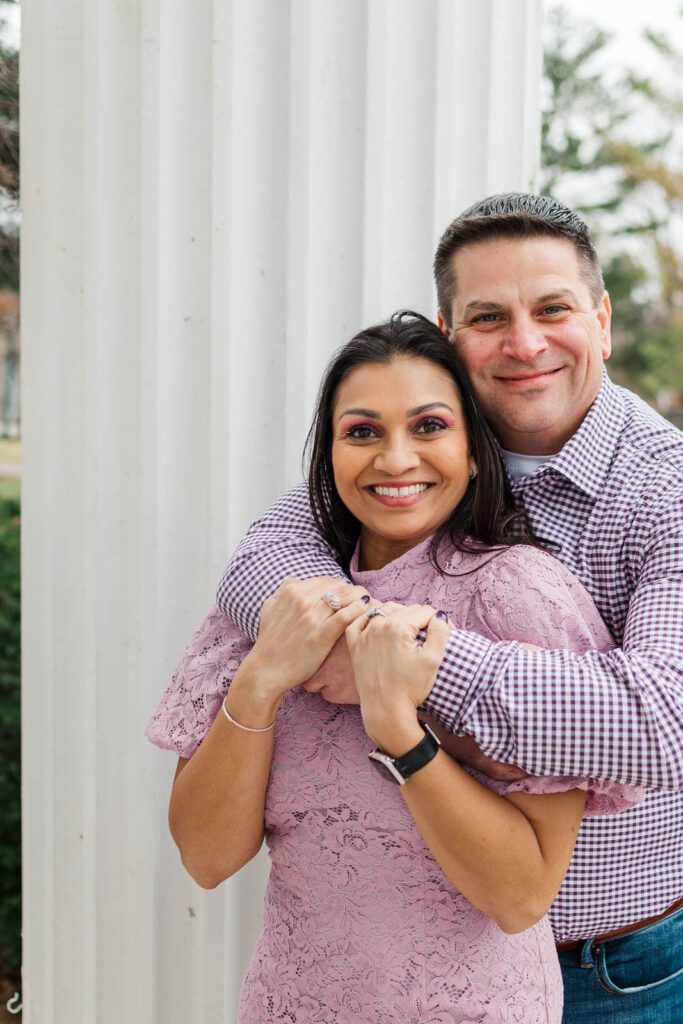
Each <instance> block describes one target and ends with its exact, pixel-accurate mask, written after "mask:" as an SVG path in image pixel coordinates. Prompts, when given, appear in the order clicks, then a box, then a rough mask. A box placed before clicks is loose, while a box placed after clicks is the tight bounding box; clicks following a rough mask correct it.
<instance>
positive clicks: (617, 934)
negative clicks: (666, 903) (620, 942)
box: [557, 897, 683, 953]
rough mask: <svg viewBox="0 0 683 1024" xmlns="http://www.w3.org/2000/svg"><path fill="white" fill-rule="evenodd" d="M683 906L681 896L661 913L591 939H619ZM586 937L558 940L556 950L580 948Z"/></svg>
mask: <svg viewBox="0 0 683 1024" xmlns="http://www.w3.org/2000/svg"><path fill="white" fill-rule="evenodd" d="M681 907H683V897H682V898H681V899H680V900H677V901H676V903H672V904H671V906H670V907H667V908H666V910H663V911H662V913H661V914H655V916H654V917H647V918H645V920H644V921H638V923H637V924H627V925H624V927H623V928H615V929H614V931H612V932H604V933H603V934H602V935H596V936H595V938H594V939H593V943H594V944H595V945H598V944H599V943H601V942H608V941H609V940H610V939H619V938H621V936H622V935H630V934H631V932H637V931H640V929H641V928H647V926H648V925H650V924H656V923H657V921H662V920H663V919H664V918H665V917H668V916H669V915H670V914H674V913H675V912H676V911H677V910H680V909H681ZM585 942H586V939H574V940H573V941H572V942H558V943H557V951H558V953H566V952H567V950H570V949H581V947H582V946H583V945H584V944H585Z"/></svg>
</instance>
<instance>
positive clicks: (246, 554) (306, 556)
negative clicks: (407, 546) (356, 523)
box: [216, 484, 350, 641]
mask: <svg viewBox="0 0 683 1024" xmlns="http://www.w3.org/2000/svg"><path fill="white" fill-rule="evenodd" d="M288 576H296V578H297V579H300V580H307V579H311V578H312V577H313V576H334V577H335V578H338V579H340V580H346V581H347V582H350V581H349V580H348V577H347V576H345V575H344V573H343V572H342V570H341V568H340V567H339V564H338V563H337V562H336V561H335V556H334V552H333V551H332V549H331V548H330V547H328V545H327V544H326V543H325V541H324V540H323V539H322V537H321V536H320V533H319V531H318V528H317V526H316V524H315V520H314V518H313V513H312V512H311V506H310V502H309V500H308V489H307V487H306V485H305V484H299V485H298V487H294V488H293V489H292V490H291V491H287V493H286V494H283V495H282V497H280V498H278V500H277V501H276V502H275V504H274V505H271V507H270V508H269V509H268V511H267V512H266V513H265V515H262V516H261V517H260V518H259V519H257V520H256V521H255V522H254V523H252V525H251V526H250V527H249V532H248V533H247V535H246V537H244V539H243V540H242V542H241V544H240V545H239V546H238V547H237V549H236V551H235V553H234V555H233V556H232V558H231V559H230V562H229V564H228V567H227V569H226V570H225V573H224V574H223V578H222V579H221V581H220V583H219V585H218V593H217V595H216V602H217V604H218V606H219V608H221V610H222V611H224V612H225V613H226V614H227V615H228V616H229V617H230V618H231V619H232V621H233V622H234V623H236V624H237V625H238V626H239V628H240V629H241V630H242V632H243V633H246V635H247V636H248V637H250V638H251V639H252V640H254V641H255V640H256V637H257V635H258V628H259V623H260V621H261V606H262V605H263V602H264V601H265V600H266V598H267V597H270V595H271V594H272V593H274V592H275V591H276V590H277V588H278V587H279V586H280V584H281V583H282V581H283V580H285V579H286V578H287V577H288Z"/></svg>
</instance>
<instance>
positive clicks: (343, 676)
mask: <svg viewBox="0 0 683 1024" xmlns="http://www.w3.org/2000/svg"><path fill="white" fill-rule="evenodd" d="M304 690H308V691H309V693H319V694H320V696H321V697H324V698H325V700H328V701H329V702H330V704H360V697H359V696H358V690H357V689H356V680H355V678H354V675H353V667H352V665H351V655H350V654H349V647H348V644H347V643H346V637H341V638H340V639H339V640H337V642H336V644H335V645H334V647H333V648H332V650H331V651H330V653H329V654H328V656H327V658H326V659H325V661H324V662H323V663H322V665H321V666H320V668H319V669H318V671H317V672H316V673H315V675H312V676H311V678H310V679H308V680H307V681H306V682H305V683H304Z"/></svg>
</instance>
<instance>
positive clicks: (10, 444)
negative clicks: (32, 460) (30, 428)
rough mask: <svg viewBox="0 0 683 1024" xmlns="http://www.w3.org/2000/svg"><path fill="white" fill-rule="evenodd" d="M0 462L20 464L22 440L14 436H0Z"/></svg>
mask: <svg viewBox="0 0 683 1024" xmlns="http://www.w3.org/2000/svg"><path fill="white" fill-rule="evenodd" d="M0 462H7V463H10V464H11V465H14V466H18V465H19V464H20V462H21V441H20V440H19V439H18V438H13V437H0Z"/></svg>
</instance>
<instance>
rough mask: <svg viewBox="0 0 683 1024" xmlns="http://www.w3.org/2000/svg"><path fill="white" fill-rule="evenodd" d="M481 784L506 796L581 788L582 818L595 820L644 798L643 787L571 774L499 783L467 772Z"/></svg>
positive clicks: (637, 802) (533, 777)
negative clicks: (583, 805)
mask: <svg viewBox="0 0 683 1024" xmlns="http://www.w3.org/2000/svg"><path fill="white" fill-rule="evenodd" d="M470 774H472V775H474V776H475V777H476V778H477V779H478V780H479V781H480V782H482V783H483V784H484V785H485V786H488V788H489V789H492V790H494V792H496V793H498V794H500V796H505V795H506V794H507V793H529V794H530V795H534V796H541V795H543V794H545V793H566V791H567V790H568V789H583V790H584V791H585V792H586V794H587V798H586V806H585V809H584V812H583V816H584V818H597V817H599V816H600V815H602V814H620V813H621V812H622V811H627V810H628V809H629V808H630V807H635V806H637V804H640V803H642V801H643V800H644V799H645V790H644V789H643V788H642V786H627V785H625V784H622V783H621V782H606V781H604V780H601V779H582V778H578V777H577V776H573V775H562V776H542V777H541V776H533V775H530V776H529V777H528V778H526V779H519V781H517V782H498V781H497V780H495V779H490V778H489V777H488V776H487V775H481V774H480V773H479V772H473V771H471V770H470Z"/></svg>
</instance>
